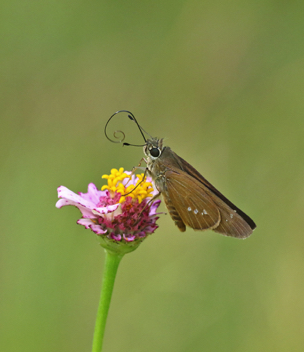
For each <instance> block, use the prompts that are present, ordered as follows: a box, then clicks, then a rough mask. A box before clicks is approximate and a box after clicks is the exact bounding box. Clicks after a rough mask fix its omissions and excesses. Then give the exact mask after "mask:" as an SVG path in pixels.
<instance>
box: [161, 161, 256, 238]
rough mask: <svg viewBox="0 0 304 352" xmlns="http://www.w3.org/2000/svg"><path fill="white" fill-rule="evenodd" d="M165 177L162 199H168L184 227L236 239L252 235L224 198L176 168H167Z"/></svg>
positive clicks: (245, 223) (250, 229)
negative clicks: (207, 230) (212, 231)
mask: <svg viewBox="0 0 304 352" xmlns="http://www.w3.org/2000/svg"><path fill="white" fill-rule="evenodd" d="M165 177H166V191H165V192H163V195H164V197H165V199H166V196H167V197H168V198H169V203H172V204H171V207H172V208H174V209H175V210H176V212H177V213H178V215H179V216H180V218H181V220H182V221H183V223H184V224H186V225H187V226H189V227H192V228H193V229H195V230H205V229H212V230H214V231H216V232H218V233H221V234H223V235H226V236H232V237H237V238H246V237H248V236H249V235H250V234H251V233H252V228H251V226H250V225H249V224H248V222H247V221H246V220H245V219H244V218H243V217H242V216H241V215H240V214H239V213H238V212H237V210H235V209H233V208H232V207H231V206H230V204H228V203H227V202H225V200H226V198H225V200H223V199H222V198H220V197H219V196H218V195H217V194H216V193H215V192H213V191H212V190H210V188H208V187H207V186H206V185H205V184H204V183H203V182H200V181H199V180H197V179H196V178H194V177H193V176H191V175H190V174H189V173H187V172H185V171H183V170H180V169H177V168H175V167H173V168H172V167H171V168H170V169H169V168H167V171H166V175H165ZM189 188H190V189H191V193H190V192H189ZM166 203H167V202H166ZM229 203H230V202H229ZM231 204H232V203H231ZM235 208H236V207H235ZM237 209H238V208H237ZM170 214H171V213H170Z"/></svg>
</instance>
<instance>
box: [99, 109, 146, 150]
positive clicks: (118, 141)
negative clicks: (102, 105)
mask: <svg viewBox="0 0 304 352" xmlns="http://www.w3.org/2000/svg"><path fill="white" fill-rule="evenodd" d="M120 112H126V113H127V114H128V117H129V119H130V120H131V121H134V122H135V123H136V125H137V127H138V129H139V130H140V133H141V135H142V136H143V139H144V141H145V144H146V142H147V140H146V138H145V136H144V134H143V132H145V133H147V132H146V131H145V130H144V129H143V128H142V127H141V126H140V125H139V124H138V122H137V120H136V118H135V116H134V115H133V114H132V113H131V112H130V111H128V110H119V111H116V112H115V113H114V114H113V115H112V116H111V117H110V118H109V120H108V121H107V123H106V125H105V129H104V133H105V136H106V137H107V139H108V140H109V141H111V142H112V143H121V142H123V141H124V140H125V134H124V132H122V131H115V132H114V134H113V135H114V138H115V139H116V140H113V139H111V138H110V137H109V136H108V135H107V126H108V123H109V122H110V120H111V119H112V117H113V116H115V115H116V114H119V113H120ZM118 134H121V135H122V138H120V137H119V136H118ZM147 134H148V133H147ZM148 135H149V134H148ZM117 139H118V140H117ZM145 144H140V145H138V144H129V143H123V145H127V146H128V145H130V146H133V147H143V146H144V145H145Z"/></svg>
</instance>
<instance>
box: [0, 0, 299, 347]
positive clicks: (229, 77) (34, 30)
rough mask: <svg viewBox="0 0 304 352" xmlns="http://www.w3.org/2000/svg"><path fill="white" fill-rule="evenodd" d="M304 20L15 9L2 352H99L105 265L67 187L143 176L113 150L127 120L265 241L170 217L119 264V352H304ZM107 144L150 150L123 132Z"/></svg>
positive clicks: (259, 7)
mask: <svg viewBox="0 0 304 352" xmlns="http://www.w3.org/2000/svg"><path fill="white" fill-rule="evenodd" d="M303 7H304V6H303V3H301V2H288V1H269V0H266V1H258V0H248V1H243V2H242V1H229V2H227V1H223V0H219V1H194V0H189V1H171V0H170V1H165V2H164V1H150V2H146V1H128V2H125V1H108V2H106V1H79V0H76V1H73V2H71V1H67V0H61V1H53V2H45V1H42V2H41V1H40V2H39V1H30V2H28V1H16V0H15V1H14V0H13V1H5V2H3V3H2V5H1V13H0V17H1V20H0V28H1V56H0V96H1V98H0V101H1V103H0V104H1V105H0V109H1V112H0V116H1V129H0V134H1V138H0V143H1V173H0V177H1V185H2V192H1V212H0V214H1V220H2V221H1V237H0V239H1V245H0V251H1V254H0V258H1V289H0V306H1V307H0V308H1V329H0V334H1V336H0V340H1V351H3V352H13V351H23V352H27V351H29V352H36V351H44V352H53V351H74V352H78V351H79V352H81V351H89V350H90V346H91V341H92V334H93V327H94V321H95V314H96V309H97V303H98V297H99V291H100V284H101V274H102V267H103V259H104V253H103V251H102V249H101V248H100V247H99V246H98V245H97V241H96V239H95V238H94V237H95V235H94V234H93V233H92V232H90V231H88V230H85V229H84V228H83V227H80V226H77V225H76V220H77V219H78V216H79V213H78V211H77V210H76V209H74V208H70V209H69V208H64V209H61V210H58V209H56V208H55V202H56V199H57V193H56V188H57V187H58V186H60V185H65V186H67V187H68V188H70V189H72V190H73V191H82V192H84V191H86V187H87V184H88V183H89V182H94V183H95V184H97V185H98V187H101V185H102V184H104V182H103V181H102V180H101V179H100V176H101V175H102V174H104V173H109V171H110V169H111V168H113V167H121V166H122V167H125V168H126V169H129V170H130V169H131V168H132V166H134V165H137V163H138V162H139V160H140V158H141V157H142V151H141V148H132V147H129V148H127V147H125V148H121V146H120V145H115V144H111V143H110V142H109V141H107V140H106V139H105V137H104V134H103V128H104V124H105V122H106V120H107V119H108V117H109V116H110V115H111V114H112V113H113V112H115V111H116V110H119V109H129V110H131V111H132V112H133V113H134V114H135V116H136V117H137V118H138V120H139V123H140V124H141V125H142V126H143V127H144V128H145V129H146V130H147V131H148V132H149V133H151V134H152V135H156V136H158V137H165V138H166V140H165V141H166V144H167V145H170V147H171V148H172V149H173V150H174V151H175V152H176V153H178V154H179V155H181V156H182V157H184V158H185V159H187V160H188V161H189V162H190V163H191V164H192V165H193V166H195V167H196V168H197V169H198V170H199V171H200V172H201V173H202V174H203V175H204V176H205V177H206V178H207V179H208V180H210V181H211V182H212V183H213V184H214V185H215V186H216V187H217V188H219V189H220V190H221V192H223V193H224V194H225V195H226V196H227V197H228V198H230V199H231V201H233V202H235V203H236V204H237V205H238V206H239V207H240V208H241V209H243V210H244V211H245V212H247V213H248V214H249V215H250V216H252V218H253V219H254V220H255V221H256V223H257V225H258V227H257V230H256V231H255V232H254V234H253V235H252V236H251V238H249V239H247V240H245V241H240V240H235V239H231V238H225V237H222V236H220V235H218V234H214V233H212V232H211V231H209V232H206V233H200V232H194V231H192V230H191V229H190V230H187V232H186V233H179V231H178V229H177V228H176V227H175V226H174V223H173V222H172V220H171V219H170V217H169V216H165V215H163V216H162V217H161V219H160V221H159V223H160V228H159V229H158V231H157V232H156V233H155V234H154V235H153V236H151V237H150V238H149V239H148V240H146V241H145V242H144V243H143V244H142V246H141V247H140V248H139V249H138V250H137V251H136V252H134V253H132V254H129V255H127V256H126V257H125V258H124V259H123V261H122V263H121V267H120V269H119V273H118V277H117V282H116V286H115V290H114V295H113V300H112V305H111V308H110V314H109V319H108V326H107V331H106V341H105V346H104V350H105V351H111V352H120V351H128V352H129V351H132V352H142V351H144V352H150V351H151V352H152V351H153V352H154V351H166V352H170V351H174V352H177V351H181V352H185V351H187V352H188V351H216V352H222V351H223V352H226V351H227V352H228V351H233V352H238V351H239V352H244V351H246V352H250V351H252V352H256V351H259V352H268V351H276V352H286V351H302V348H303V345H304V334H303V315H304V298H303V297H304V285H303V272H304V236H303V211H304V209H303V205H304V186H303V171H304V170H303V169H304V167H303V157H304V138H303V132H304V118H303V114H304V98H303V97H304V66H303V62H304V45H303V37H304V21H303V10H304V9H303ZM109 128H110V129H112V130H113V131H114V130H115V129H116V128H118V129H119V128H120V129H123V130H124V131H125V132H126V141H127V142H129V143H142V140H141V137H140V134H139V131H138V130H137V129H136V128H135V125H134V124H132V122H131V121H129V120H128V119H127V118H126V117H122V116H119V117H117V119H116V120H115V121H113V123H112V124H111V125H110V126H109ZM163 211H165V209H164V208H163Z"/></svg>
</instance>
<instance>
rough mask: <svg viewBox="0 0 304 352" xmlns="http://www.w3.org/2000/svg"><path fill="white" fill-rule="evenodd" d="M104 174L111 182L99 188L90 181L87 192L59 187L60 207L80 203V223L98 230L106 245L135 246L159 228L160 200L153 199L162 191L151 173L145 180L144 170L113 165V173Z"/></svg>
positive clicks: (111, 247)
mask: <svg viewBox="0 0 304 352" xmlns="http://www.w3.org/2000/svg"><path fill="white" fill-rule="evenodd" d="M102 178H105V179H107V180H108V184H107V185H105V186H103V187H102V189H101V190H98V189H97V187H96V186H95V185H94V184H93V183H90V184H89V186H88V192H87V193H80V192H79V193H78V194H76V193H74V192H72V191H70V190H69V189H68V188H66V187H64V186H60V187H58V197H59V198H61V199H59V200H58V201H57V203H56V207H57V208H61V207H63V206H65V205H74V206H75V207H77V208H78V209H79V210H80V211H81V213H82V218H81V219H79V220H78V221H77V223H78V224H80V225H83V226H85V228H87V229H88V228H90V229H91V230H92V231H93V232H95V233H96V234H97V235H98V236H99V239H100V243H101V245H102V246H103V247H105V248H107V249H110V250H113V248H114V250H115V249H116V248H117V244H128V248H129V249H130V250H134V249H135V248H137V246H138V245H139V243H141V242H142V241H143V239H144V238H146V237H147V235H149V234H152V233H153V232H154V231H155V230H156V229H157V228H158V226H157V225H156V220H157V219H158V216H157V215H158V213H156V210H157V208H158V206H159V204H160V200H155V201H152V202H149V201H150V200H151V199H152V197H153V196H155V195H156V194H157V193H158V192H157V190H155V189H154V188H153V185H152V179H151V178H150V177H147V178H146V179H145V180H143V178H144V174H140V175H136V176H135V175H134V174H132V173H131V172H130V171H124V169H123V168H120V169H119V170H117V169H112V170H111V174H110V175H103V176H102ZM129 192H131V193H129ZM129 249H128V250H127V251H130V250H129Z"/></svg>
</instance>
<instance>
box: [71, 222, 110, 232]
mask: <svg viewBox="0 0 304 352" xmlns="http://www.w3.org/2000/svg"><path fill="white" fill-rule="evenodd" d="M77 224H79V225H83V226H85V228H86V229H89V228H90V229H91V230H92V231H93V232H95V233H96V234H97V235H103V234H105V233H106V232H107V230H103V229H102V228H101V227H100V225H96V224H95V223H94V222H93V221H91V220H90V219H79V220H78V221H77Z"/></svg>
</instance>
